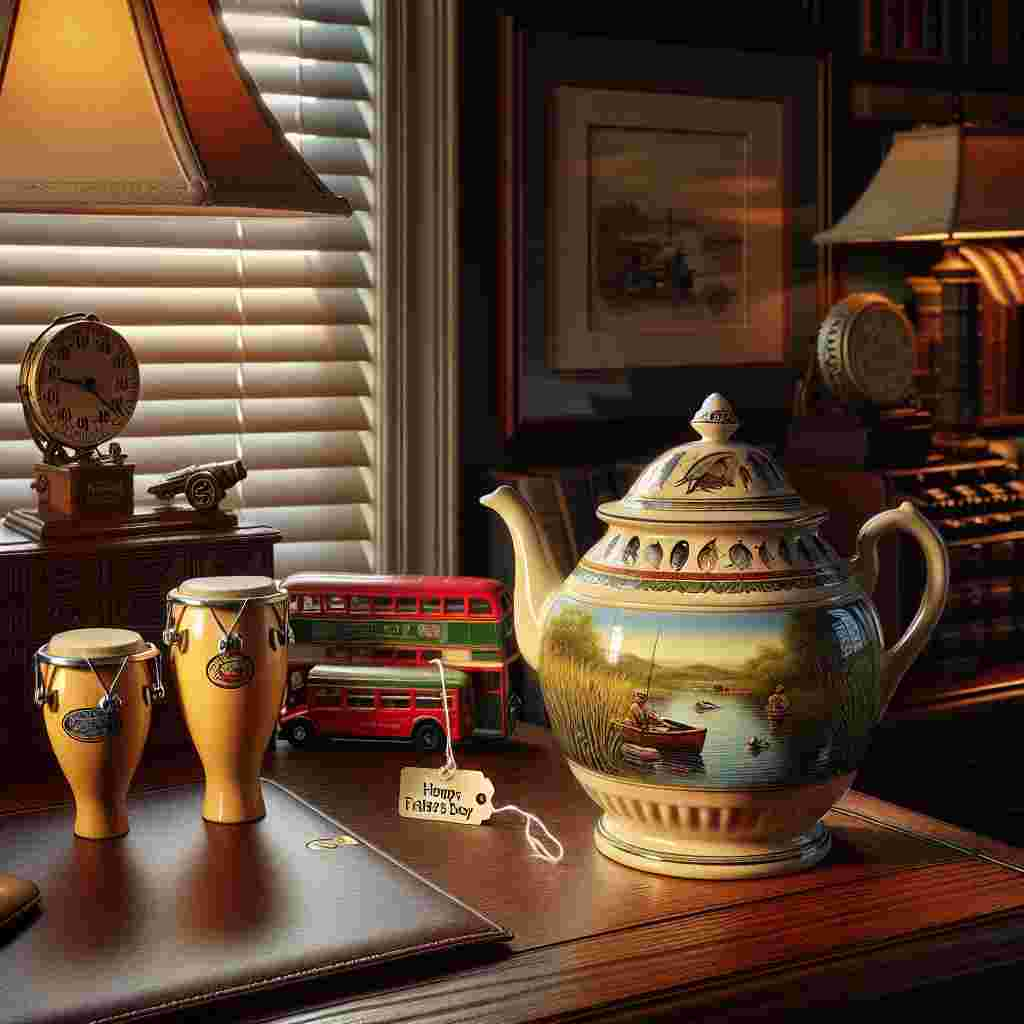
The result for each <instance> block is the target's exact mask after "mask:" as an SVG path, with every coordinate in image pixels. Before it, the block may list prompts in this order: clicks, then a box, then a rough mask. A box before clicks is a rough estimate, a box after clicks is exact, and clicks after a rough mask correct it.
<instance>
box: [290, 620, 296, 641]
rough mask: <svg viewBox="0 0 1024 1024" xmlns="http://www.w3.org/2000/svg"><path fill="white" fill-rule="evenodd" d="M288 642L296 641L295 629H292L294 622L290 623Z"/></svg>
mask: <svg viewBox="0 0 1024 1024" xmlns="http://www.w3.org/2000/svg"><path fill="white" fill-rule="evenodd" d="M288 643H290V644H293V643H295V630H294V629H292V624H291V623H290V622H289V623H288Z"/></svg>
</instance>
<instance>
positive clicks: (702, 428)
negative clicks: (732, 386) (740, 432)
mask: <svg viewBox="0 0 1024 1024" xmlns="http://www.w3.org/2000/svg"><path fill="white" fill-rule="evenodd" d="M739 425H740V421H739V420H738V419H737V418H736V413H735V412H734V410H733V407H732V406H731V405H730V404H729V402H728V401H727V400H726V399H725V398H724V397H723V396H722V395H720V394H719V393H718V392H717V391H716V392H715V393H714V394H712V395H708V397H707V398H705V399H704V404H703V405H702V406H701V407H700V408H699V409H698V410H697V412H696V413H695V414H694V417H693V419H692V420H690V426H692V427H693V429H694V430H696V431H697V433H698V434H700V436H701V437H702V438H703V439H704V440H705V441H728V440H729V438H730V437H732V435H733V434H735V433H736V430H737V428H738V427H739Z"/></svg>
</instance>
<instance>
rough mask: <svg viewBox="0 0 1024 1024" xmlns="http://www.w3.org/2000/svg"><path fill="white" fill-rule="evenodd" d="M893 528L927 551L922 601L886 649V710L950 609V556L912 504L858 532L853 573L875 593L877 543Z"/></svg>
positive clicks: (889, 511)
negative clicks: (908, 622) (906, 674)
mask: <svg viewBox="0 0 1024 1024" xmlns="http://www.w3.org/2000/svg"><path fill="white" fill-rule="evenodd" d="M890 530H901V531H902V532H903V533H909V534H910V536H911V537H913V538H914V540H916V541H917V543H918V544H920V545H921V550H922V552H923V553H924V562H925V582H924V593H923V594H922V595H921V603H920V604H919V605H918V608H917V613H916V614H915V615H914V619H913V621H912V622H911V623H910V625H909V626H908V627H907V630H906V632H905V633H904V634H903V636H901V637H900V638H899V640H897V641H896V643H895V644H893V645H892V647H888V648H885V649H884V650H883V651H882V707H883V708H884V707H885V705H887V704H888V703H889V701H890V700H891V699H892V696H893V694H894V693H895V692H896V687H897V686H898V685H899V682H900V680H901V679H902V678H903V676H904V674H905V673H906V671H907V669H908V668H910V666H911V665H912V664H913V663H914V660H915V659H916V658H917V656H918V655H919V654H920V653H921V651H922V650H923V649H924V646H925V644H926V643H927V642H928V637H929V635H930V634H931V631H932V629H933V628H934V627H935V624H936V623H937V622H938V621H939V616H940V615H942V611H943V609H944V608H945V607H946V592H947V588H948V586H949V555H948V554H947V552H946V545H945V543H944V541H943V540H942V538H941V537H940V536H939V534H938V532H937V531H936V529H935V527H934V526H932V524H931V523H929V522H928V520H927V519H925V517H924V516H923V515H921V513H920V512H918V511H917V509H916V508H914V506H913V505H912V504H911V503H910V502H909V501H905V502H903V503H902V504H901V505H900V506H899V507H898V508H890V509H887V510H886V511H884V512H879V513H878V514H877V515H874V516H872V517H871V518H870V519H869V520H868V521H867V522H866V523H865V524H864V525H863V526H862V527H861V528H860V533H858V534H857V554H856V555H855V556H854V557H853V558H852V559H850V569H851V571H852V572H853V574H854V576H856V577H857V578H858V580H859V581H860V585H861V586H862V587H863V588H864V591H865V593H867V594H870V593H871V592H872V591H873V590H874V589H875V583H876V582H877V581H878V541H879V540H880V539H881V537H882V536H883V535H884V534H886V533H888V532H889V531H890Z"/></svg>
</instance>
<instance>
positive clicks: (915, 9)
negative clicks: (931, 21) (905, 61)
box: [903, 0, 924, 52]
mask: <svg viewBox="0 0 1024 1024" xmlns="http://www.w3.org/2000/svg"><path fill="white" fill-rule="evenodd" d="M903 49H904V50H908V51H910V52H915V51H916V52H921V51H923V50H924V0H904V6H903Z"/></svg>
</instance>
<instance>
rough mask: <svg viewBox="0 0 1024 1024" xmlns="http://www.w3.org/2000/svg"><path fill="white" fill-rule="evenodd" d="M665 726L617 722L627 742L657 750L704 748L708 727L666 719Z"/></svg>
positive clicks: (694, 749) (696, 750) (694, 750)
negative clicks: (649, 727)
mask: <svg viewBox="0 0 1024 1024" xmlns="http://www.w3.org/2000/svg"><path fill="white" fill-rule="evenodd" d="M665 723H666V724H665V725H664V727H657V726H656V727H654V728H651V729H638V728H637V727H636V726H635V725H633V724H632V723H630V722H616V723H615V724H616V726H618V728H619V730H620V731H621V732H622V738H623V739H624V740H625V741H626V742H627V743H633V744H636V745H637V746H640V747H654V749H655V750H690V751H693V752H694V753H697V754H699V753H700V752H701V751H702V750H703V749H704V740H705V739H706V738H707V734H708V731H707V729H698V728H696V727H694V726H692V725H686V724H685V723H683V722H672V721H669V720H667V719H666V720H665Z"/></svg>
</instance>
